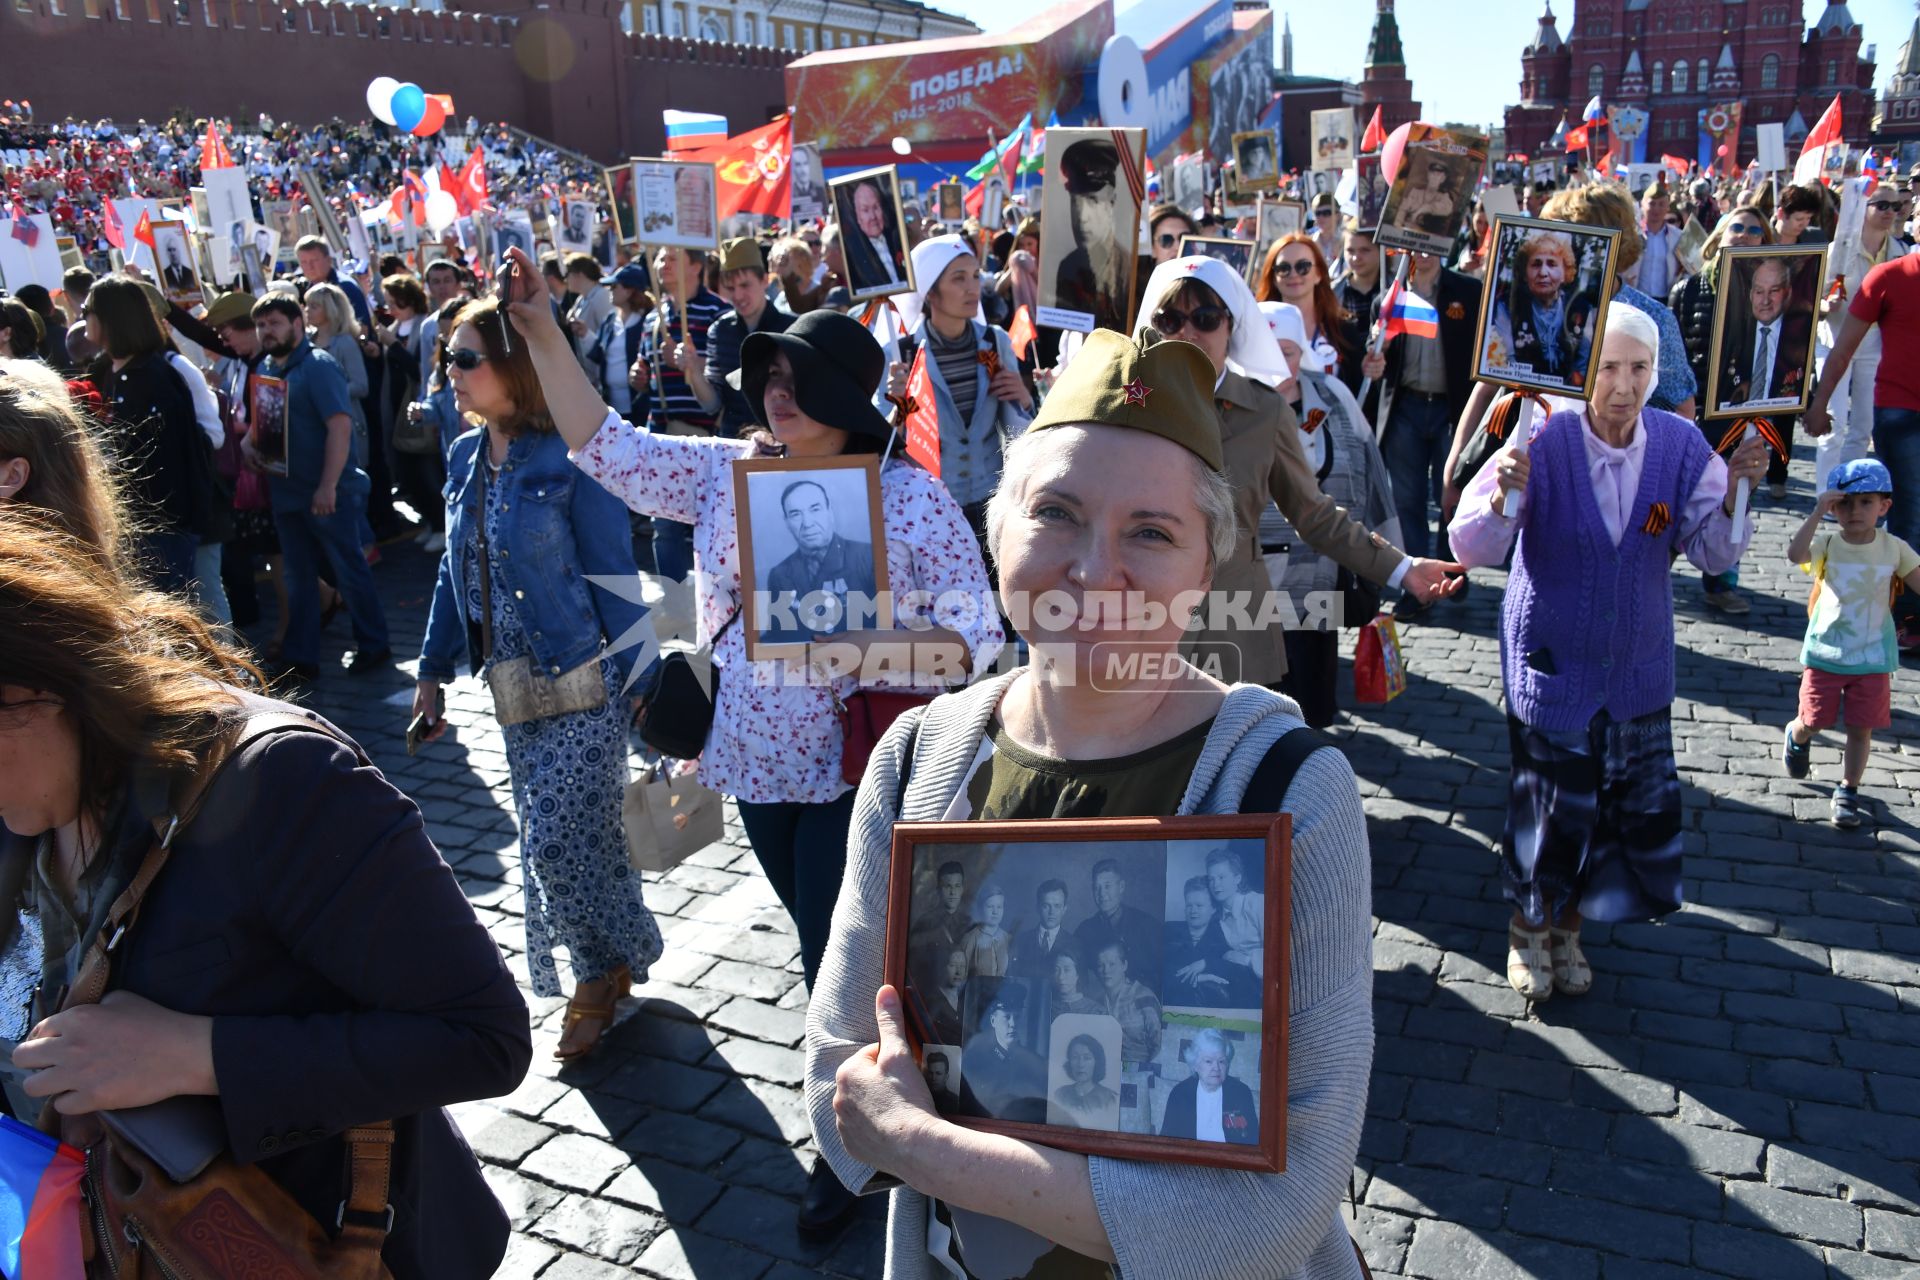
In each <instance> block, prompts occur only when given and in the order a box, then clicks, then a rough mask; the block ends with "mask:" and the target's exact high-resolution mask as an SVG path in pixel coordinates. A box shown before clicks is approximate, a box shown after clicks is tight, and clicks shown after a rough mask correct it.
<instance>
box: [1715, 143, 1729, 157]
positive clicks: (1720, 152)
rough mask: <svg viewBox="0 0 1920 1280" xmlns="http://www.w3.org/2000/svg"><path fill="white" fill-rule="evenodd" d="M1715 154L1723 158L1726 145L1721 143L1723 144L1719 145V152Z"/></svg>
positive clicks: (1725, 152)
mask: <svg viewBox="0 0 1920 1280" xmlns="http://www.w3.org/2000/svg"><path fill="white" fill-rule="evenodd" d="M1717 154H1719V155H1723V156H1724V155H1725V154H1727V144H1726V143H1724V142H1723V143H1721V144H1720V150H1719V152H1718V153H1717Z"/></svg>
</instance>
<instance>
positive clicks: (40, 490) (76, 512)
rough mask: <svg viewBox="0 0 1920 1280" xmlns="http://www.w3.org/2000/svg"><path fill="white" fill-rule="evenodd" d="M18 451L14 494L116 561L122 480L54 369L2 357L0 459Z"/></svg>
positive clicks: (120, 536) (121, 534) (120, 533)
mask: <svg viewBox="0 0 1920 1280" xmlns="http://www.w3.org/2000/svg"><path fill="white" fill-rule="evenodd" d="M9 458H22V459H25V460H26V464H27V472H28V474H27V483H26V486H25V487H24V488H22V489H21V490H20V491H19V492H18V493H16V494H14V495H13V498H12V501H14V502H17V503H24V504H26V505H28V506H33V507H38V508H40V509H41V510H43V511H45V512H47V513H48V514H50V515H51V516H52V517H53V518H54V519H55V520H56V521H58V522H59V524H60V526H61V527H62V528H63V529H65V530H66V531H67V532H68V533H70V534H72V535H73V536H74V537H76V538H78V539H80V541H82V542H84V543H86V544H87V545H88V546H89V547H92V548H93V549H94V551H95V552H96V553H98V554H99V555H100V557H101V558H102V559H103V560H105V561H106V562H107V563H108V564H114V563H117V562H118V561H119V558H120V552H121V549H122V540H123V537H124V535H125V528H124V522H123V521H122V519H121V514H120V512H121V507H120V486H119V484H118V483H117V482H116V481H115V479H114V474H113V471H112V469H111V468H110V467H109V466H108V464H107V460H106V457H105V455H104V454H102V453H101V452H100V446H99V445H98V444H96V443H95V442H94V438H93V434H92V433H91V432H90V431H88V430H87V423H86V419H85V418H84V417H83V416H82V415H81V413H80V410H79V407H78V406H76V405H75V404H74V402H73V396H72V395H71V394H70V393H69V392H68V391H67V388H66V384H65V383H63V382H62V381H61V380H60V376H59V375H58V374H56V373H54V372H53V370H51V369H49V368H47V367H46V366H45V365H43V364H41V363H39V362H38V361H32V360H0V460H5V459H9Z"/></svg>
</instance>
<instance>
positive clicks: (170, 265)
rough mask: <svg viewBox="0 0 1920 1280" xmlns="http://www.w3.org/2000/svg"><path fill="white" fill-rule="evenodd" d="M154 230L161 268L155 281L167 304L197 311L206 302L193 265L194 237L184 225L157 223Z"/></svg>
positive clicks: (155, 274)
mask: <svg viewBox="0 0 1920 1280" xmlns="http://www.w3.org/2000/svg"><path fill="white" fill-rule="evenodd" d="M152 226H153V257H154V262H155V263H156V264H157V265H158V268H159V269H158V270H157V271H155V272H154V281H155V283H157V284H158V285H159V286H160V291H161V292H162V293H164V294H166V295H167V301H168V302H173V303H178V304H179V305H180V306H183V307H188V308H192V307H196V306H198V305H199V304H200V303H201V301H202V300H203V293H202V290H201V288H200V273H199V271H198V270H196V269H195V267H194V262H193V237H192V236H191V235H189V234H188V232H187V224H186V223H184V222H156V223H153V224H152Z"/></svg>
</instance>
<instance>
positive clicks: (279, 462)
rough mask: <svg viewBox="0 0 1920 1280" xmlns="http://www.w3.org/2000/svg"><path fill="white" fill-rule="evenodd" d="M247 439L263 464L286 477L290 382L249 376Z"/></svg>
mask: <svg viewBox="0 0 1920 1280" xmlns="http://www.w3.org/2000/svg"><path fill="white" fill-rule="evenodd" d="M247 422H248V424H249V426H248V428H247V431H248V439H249V440H251V441H252V443H253V448H254V452H255V453H257V454H258V455H259V457H260V464H261V465H262V466H263V467H265V468H266V469H267V470H268V471H269V472H271V473H273V474H274V475H277V476H284V475H286V474H287V380H286V379H285V378H275V377H272V376H270V375H268V374H264V373H250V374H248V375H247Z"/></svg>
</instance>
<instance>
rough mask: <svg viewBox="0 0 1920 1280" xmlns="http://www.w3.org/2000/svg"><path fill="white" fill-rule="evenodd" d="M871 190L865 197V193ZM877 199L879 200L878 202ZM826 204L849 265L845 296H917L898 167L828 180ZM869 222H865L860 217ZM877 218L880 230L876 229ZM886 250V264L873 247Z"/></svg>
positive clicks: (869, 170) (861, 299)
mask: <svg viewBox="0 0 1920 1280" xmlns="http://www.w3.org/2000/svg"><path fill="white" fill-rule="evenodd" d="M863 189H865V190H868V191H871V192H873V197H866V198H863V197H862V196H861V191H862V190H863ZM874 197H877V199H875V198H874ZM827 204H828V206H829V208H830V209H831V210H832V213H833V221H834V223H835V224H836V225H837V226H838V227H839V228H840V253H841V256H842V257H843V258H844V259H845V260H846V264H847V292H848V293H850V294H852V295H853V300H854V301H855V302H864V301H866V300H867V299H869V298H885V297H888V296H890V295H892V294H896V293H913V292H914V291H915V290H914V281H913V255H912V253H910V252H909V251H908V249H907V211H906V206H905V203H904V200H903V197H902V195H901V184H900V171H899V168H898V166H895V165H890V164H888V165H881V166H879V167H877V168H873V169H862V170H860V171H859V172H858V173H849V174H846V175H845V176H843V177H839V178H832V179H829V180H828V182H827ZM863 218H864V219H865V222H864V223H863V222H862V219H863ZM875 218H877V219H878V230H877V232H876V231H875V230H874V226H875V222H874V220H875ZM875 239H878V240H879V241H880V242H881V243H882V244H883V245H885V246H886V260H885V261H883V260H882V257H881V254H880V252H879V251H878V250H876V249H875V248H874V245H873V242H874V240H875Z"/></svg>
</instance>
